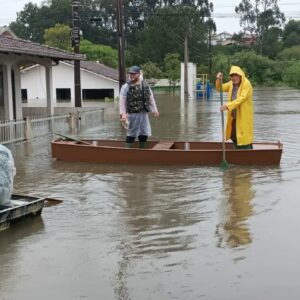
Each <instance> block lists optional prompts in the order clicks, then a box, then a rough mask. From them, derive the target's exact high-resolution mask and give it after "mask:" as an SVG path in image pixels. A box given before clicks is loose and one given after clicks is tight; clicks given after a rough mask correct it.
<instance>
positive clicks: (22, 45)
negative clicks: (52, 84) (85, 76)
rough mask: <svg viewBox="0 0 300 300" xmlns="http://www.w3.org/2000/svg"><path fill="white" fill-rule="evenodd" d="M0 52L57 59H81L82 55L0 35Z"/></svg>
mask: <svg viewBox="0 0 300 300" xmlns="http://www.w3.org/2000/svg"><path fill="white" fill-rule="evenodd" d="M0 53H13V54H24V55H31V56H39V57H49V58H52V59H58V60H81V59H84V56H83V55H81V54H74V53H72V52H68V51H65V50H61V49H58V48H53V47H49V46H45V45H41V44H38V43H33V42H30V41H26V40H22V39H19V38H11V37H7V36H4V35H0Z"/></svg>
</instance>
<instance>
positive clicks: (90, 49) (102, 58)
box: [80, 40, 118, 68]
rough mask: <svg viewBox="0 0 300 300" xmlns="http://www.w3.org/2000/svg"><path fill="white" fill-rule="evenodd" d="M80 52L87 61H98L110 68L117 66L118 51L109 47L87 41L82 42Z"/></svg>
mask: <svg viewBox="0 0 300 300" xmlns="http://www.w3.org/2000/svg"><path fill="white" fill-rule="evenodd" d="M80 50H81V53H83V54H85V55H86V58H87V59H88V60H94V61H99V62H100V63H102V64H104V65H107V66H109V67H112V68H116V67H117V66H118V51H117V50H115V49H113V48H111V47H110V46H105V45H99V44H93V43H91V42H90V41H88V40H82V41H81V44H80Z"/></svg>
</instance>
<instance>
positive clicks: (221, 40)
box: [211, 31, 233, 46]
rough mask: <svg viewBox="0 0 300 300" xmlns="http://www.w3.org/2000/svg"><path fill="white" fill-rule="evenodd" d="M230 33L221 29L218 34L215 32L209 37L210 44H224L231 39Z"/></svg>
mask: <svg viewBox="0 0 300 300" xmlns="http://www.w3.org/2000/svg"><path fill="white" fill-rule="evenodd" d="M232 36H233V35H232V34H230V33H228V32H226V31H223V32H221V33H219V34H216V35H214V36H213V37H212V38H211V44H212V45H213V46H216V45H223V46H224V45H225V44H226V43H227V42H228V41H231V40H232Z"/></svg>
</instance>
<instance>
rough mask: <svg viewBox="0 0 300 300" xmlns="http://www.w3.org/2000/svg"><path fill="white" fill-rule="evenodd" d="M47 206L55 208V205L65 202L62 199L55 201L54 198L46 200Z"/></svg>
mask: <svg viewBox="0 0 300 300" xmlns="http://www.w3.org/2000/svg"><path fill="white" fill-rule="evenodd" d="M45 202H46V204H45V206H46V207H49V206H53V205H57V204H60V203H62V202H63V200H61V199H54V198H45Z"/></svg>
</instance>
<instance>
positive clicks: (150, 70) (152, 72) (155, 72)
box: [141, 61, 163, 79]
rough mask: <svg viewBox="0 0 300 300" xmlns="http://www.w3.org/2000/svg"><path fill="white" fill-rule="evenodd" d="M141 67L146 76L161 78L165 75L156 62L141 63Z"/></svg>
mask: <svg viewBox="0 0 300 300" xmlns="http://www.w3.org/2000/svg"><path fill="white" fill-rule="evenodd" d="M141 68H142V71H143V74H144V78H147V79H151V78H155V79H160V78H162V76H163V72H162V70H161V69H160V68H159V67H158V66H157V65H156V64H154V63H152V62H151V61H149V62H147V63H145V64H143V65H141Z"/></svg>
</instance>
